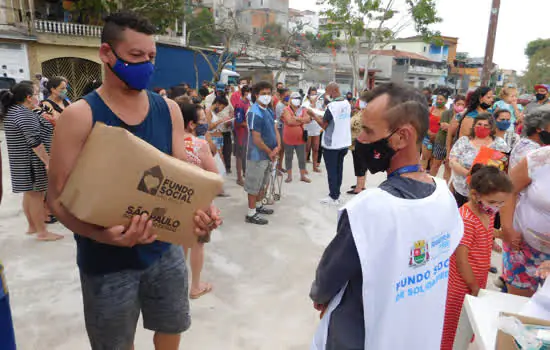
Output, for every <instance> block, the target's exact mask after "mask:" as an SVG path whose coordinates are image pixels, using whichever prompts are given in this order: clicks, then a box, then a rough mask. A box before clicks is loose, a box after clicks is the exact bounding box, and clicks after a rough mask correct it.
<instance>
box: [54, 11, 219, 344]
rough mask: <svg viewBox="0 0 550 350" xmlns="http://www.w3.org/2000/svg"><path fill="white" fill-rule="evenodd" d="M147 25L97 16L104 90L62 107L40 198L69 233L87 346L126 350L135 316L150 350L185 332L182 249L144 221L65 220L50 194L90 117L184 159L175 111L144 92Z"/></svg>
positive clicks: (149, 49)
mask: <svg viewBox="0 0 550 350" xmlns="http://www.w3.org/2000/svg"><path fill="white" fill-rule="evenodd" d="M154 32H155V28H154V27H153V26H152V25H151V24H150V23H149V21H148V20H146V19H144V18H141V17H139V16H137V15H136V14H134V13H129V12H121V13H115V14H112V15H110V16H109V17H107V18H106V20H105V25H104V27H103V32H102V36H101V42H102V44H101V46H100V51H99V55H100V58H101V60H102V61H103V63H104V66H105V67H104V68H105V69H104V71H105V80H104V83H103V85H102V86H101V87H100V88H98V89H97V91H94V92H92V93H90V94H89V95H87V96H86V97H85V98H84V99H82V100H80V101H77V102H76V103H74V104H72V105H71V106H69V107H67V108H66V109H65V111H64V112H63V116H62V118H60V119H59V121H58V123H57V126H56V134H55V137H54V141H53V145H52V159H51V161H50V169H49V180H50V183H49V193H48V202H49V204H50V207H51V208H52V211H53V212H54V214H55V216H56V217H57V218H58V219H59V221H60V222H61V223H63V224H64V225H65V226H66V227H67V228H68V229H70V230H71V231H73V232H74V233H75V239H76V242H77V260H78V266H79V269H80V279H81V284H82V296H83V302H84V316H85V321H86V330H87V332H88V337H89V339H90V343H91V348H92V349H93V350H99V349H101V350H105V349H121V350H122V349H124V350H126V349H131V348H132V347H133V342H134V336H135V331H136V324H137V321H138V318H139V314H140V312H141V313H142V314H143V325H144V327H145V328H146V329H148V330H151V331H154V332H155V336H154V344H155V349H157V350H176V349H178V347H179V343H180V334H181V333H182V332H184V331H185V330H186V329H187V328H189V326H190V317H189V302H188V299H187V292H188V290H187V289H188V287H187V283H188V282H187V280H188V278H187V270H186V266H185V260H184V256H183V251H182V248H181V247H180V246H174V245H171V244H168V243H164V242H158V241H156V236H155V235H154V234H153V232H151V227H152V224H151V221H150V220H149V217H147V216H146V215H141V216H136V217H134V218H133V219H132V222H131V224H130V225H129V227H122V226H116V227H110V228H102V227H97V226H94V225H90V224H87V223H85V222H82V221H80V220H79V219H77V218H76V217H74V216H73V215H71V214H70V213H69V212H68V211H67V210H66V209H65V208H64V207H63V205H62V204H61V203H60V201H59V197H60V194H61V192H62V190H63V187H64V186H65V184H66V182H67V179H68V177H69V175H70V173H71V171H72V170H73V168H74V166H75V164H76V162H77V160H78V158H79V155H80V152H81V151H82V148H83V146H84V143H85V141H86V139H87V137H88V135H89V133H90V132H91V130H92V127H93V124H94V123H95V122H96V121H102V122H104V123H105V124H107V125H111V126H119V127H125V128H126V129H127V130H128V131H130V132H132V133H133V134H134V135H136V136H138V137H140V138H142V139H143V140H144V141H146V142H148V143H150V144H151V145H152V146H154V147H156V148H157V149H159V150H160V151H162V152H165V153H167V154H170V155H172V156H174V157H176V158H180V159H182V160H185V159H186V153H185V145H184V137H183V135H184V124H183V118H182V115H181V111H180V109H179V108H178V106H177V104H176V103H175V102H174V101H171V100H164V99H163V98H162V97H160V96H158V95H156V94H153V93H151V92H148V91H146V90H145V88H146V87H147V86H148V84H149V81H150V78H151V76H152V73H153V71H154V66H153V63H152V62H153V60H154V58H155V55H156V48H155V41H154V38H153V33H154ZM194 221H195V232H196V233H197V235H199V236H201V235H205V234H207V233H208V232H210V231H211V230H213V229H215V228H216V227H217V226H218V225H219V224H220V223H221V221H220V218H219V216H218V214H217V211H215V210H212V209H211V210H209V212H208V213H205V212H203V211H198V212H197V213H195V220H194Z"/></svg>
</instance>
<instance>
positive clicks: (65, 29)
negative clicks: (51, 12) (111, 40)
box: [34, 19, 101, 38]
mask: <svg viewBox="0 0 550 350" xmlns="http://www.w3.org/2000/svg"><path fill="white" fill-rule="evenodd" d="M34 28H35V30H36V32H37V33H49V34H60V35H74V36H89V37H97V38H99V37H100V36H101V27H100V26H92V25H88V24H78V23H67V22H56V21H45V20H41V19H38V20H35V21H34Z"/></svg>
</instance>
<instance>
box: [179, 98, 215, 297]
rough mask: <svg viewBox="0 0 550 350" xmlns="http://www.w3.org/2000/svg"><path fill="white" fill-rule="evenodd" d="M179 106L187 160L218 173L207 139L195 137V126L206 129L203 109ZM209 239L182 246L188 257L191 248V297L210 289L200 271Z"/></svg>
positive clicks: (193, 106) (206, 122)
mask: <svg viewBox="0 0 550 350" xmlns="http://www.w3.org/2000/svg"><path fill="white" fill-rule="evenodd" d="M180 108H181V112H182V115H183V120H184V123H185V135H184V136H183V137H184V144H185V152H186V154H187V162H188V163H191V164H194V165H196V166H198V167H200V168H202V169H204V170H206V171H210V172H213V173H218V167H217V166H216V162H215V160H214V157H213V156H212V152H211V148H210V146H209V144H208V141H206V140H202V139H200V138H198V137H197V128H201V127H202V129H203V130H207V129H208V120H207V119H206V115H205V113H204V110H203V109H202V107H201V106H197V105H195V104H182V105H180ZM209 240H210V237H207V238H205V239H199V241H197V242H196V243H195V244H193V245H192V246H191V247H183V248H184V252H185V254H186V256H187V258H189V255H187V253H188V249H191V258H190V259H189V262H190V265H191V289H190V291H189V297H190V298H191V299H198V298H200V297H201V296H203V295H205V294H207V293H210V292H211V291H212V285H211V284H210V283H206V282H201V272H202V267H203V265H204V243H207V242H208V241H209Z"/></svg>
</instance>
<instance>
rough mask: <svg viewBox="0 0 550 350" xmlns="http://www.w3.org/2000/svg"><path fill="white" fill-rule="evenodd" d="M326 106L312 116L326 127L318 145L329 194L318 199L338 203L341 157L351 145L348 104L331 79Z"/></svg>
mask: <svg viewBox="0 0 550 350" xmlns="http://www.w3.org/2000/svg"><path fill="white" fill-rule="evenodd" d="M325 98H326V99H328V102H329V103H328V105H327V109H326V111H325V115H324V117H323V118H320V117H318V116H315V117H314V119H315V120H316V121H317V123H318V124H319V125H320V126H321V127H322V128H323V129H324V130H325V131H324V133H323V138H322V139H321V145H322V147H323V158H324V160H325V167H326V168H327V178H328V187H329V196H328V197H327V198H325V199H323V200H321V203H323V204H329V205H340V188H341V187H342V178H343V176H344V158H345V157H346V154H347V153H348V148H349V146H351V106H350V104H349V102H348V101H347V100H346V99H345V98H344V97H342V94H341V93H340V87H339V86H338V84H337V83H330V84H328V85H327V88H326V95H325Z"/></svg>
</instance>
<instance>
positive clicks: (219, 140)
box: [212, 136, 223, 151]
mask: <svg viewBox="0 0 550 350" xmlns="http://www.w3.org/2000/svg"><path fill="white" fill-rule="evenodd" d="M212 142H214V145H216V149H217V150H218V151H219V150H221V149H222V148H223V136H212Z"/></svg>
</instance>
